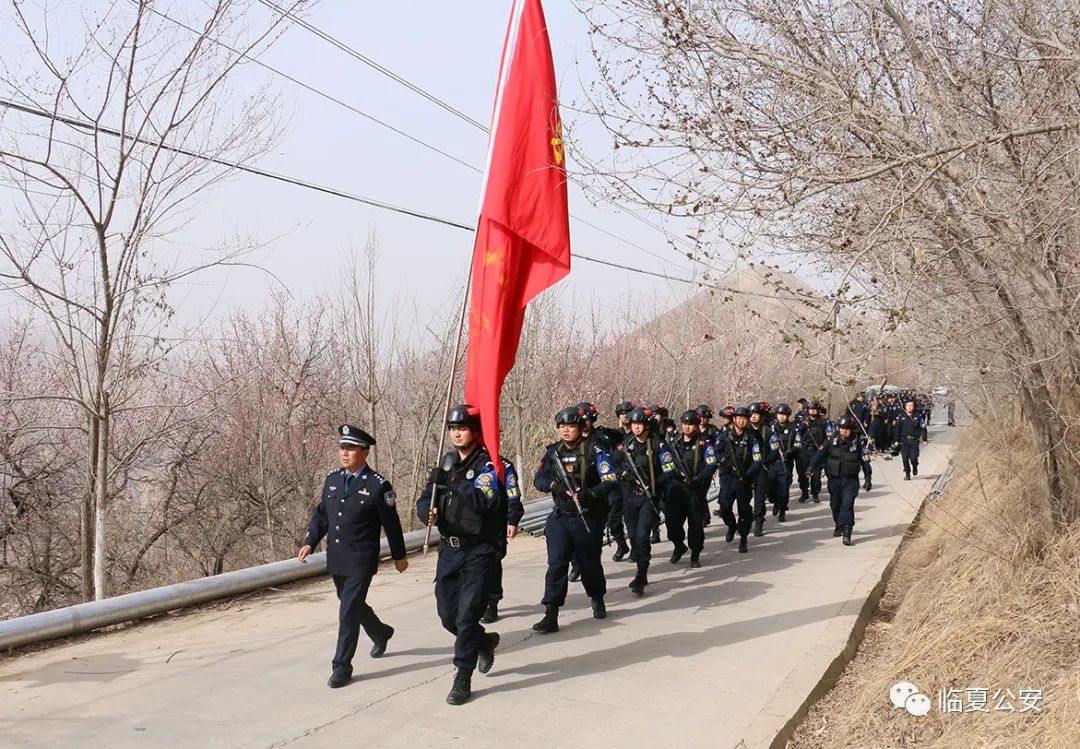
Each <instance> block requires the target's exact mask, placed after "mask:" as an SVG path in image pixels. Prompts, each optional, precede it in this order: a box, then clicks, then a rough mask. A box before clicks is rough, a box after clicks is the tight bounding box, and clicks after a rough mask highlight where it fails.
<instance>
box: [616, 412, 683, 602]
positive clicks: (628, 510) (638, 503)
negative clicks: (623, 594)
mask: <svg viewBox="0 0 1080 749" xmlns="http://www.w3.org/2000/svg"><path fill="white" fill-rule="evenodd" d="M654 424H656V422H655V419H654V417H653V413H652V411H651V410H650V409H645V408H640V407H639V408H635V409H634V410H633V411H631V412H630V430H631V433H630V434H629V435H627V436H626V438H625V439H624V440H623V442H622V444H621V445H620V446H619V461H620V463H619V468H620V472H619V478H620V481H621V485H622V494H623V517H624V519H625V520H626V528H627V530H628V531H629V533H630V558H631V559H633V560H634V562H635V563H636V564H637V575H635V576H634V579H633V580H631V581H630V586H629V587H630V590H631V591H632V592H633V593H634V594H635V595H639V596H640V595H644V593H645V586H646V585H648V584H649V579H648V571H649V562H650V560H651V559H652V544H651V538H650V536H651V534H652V529H653V525H654V523H656V522H657V521H658V519H659V517H660V509H659V507H657V503H658V501H659V497H660V495H661V493H662V492H663V491H664V490H665V488H666V485H667V482H668V481H670V475H671V473H672V472H673V471H674V470H675V466H674V458H673V457H672V456H671V451H670V450H669V448H668V446H667V444H666V443H665V442H664V440H663V438H661V437H660V436H658V435H654V434H652V433H651V432H650V430H651V429H652V428H654ZM655 428H657V429H658V430H659V426H656V427H655Z"/></svg>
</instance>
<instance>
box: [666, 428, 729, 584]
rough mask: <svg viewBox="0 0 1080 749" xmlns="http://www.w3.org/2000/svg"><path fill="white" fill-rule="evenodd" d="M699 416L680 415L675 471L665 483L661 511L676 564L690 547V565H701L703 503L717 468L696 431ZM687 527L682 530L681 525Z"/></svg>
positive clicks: (705, 441) (674, 451) (705, 512)
mask: <svg viewBox="0 0 1080 749" xmlns="http://www.w3.org/2000/svg"><path fill="white" fill-rule="evenodd" d="M700 421H701V417H699V416H698V414H697V412H696V411H687V412H686V413H684V414H683V415H682V417H681V418H680V422H681V429H682V435H681V436H680V438H679V439H677V440H675V441H674V442H673V443H672V444H671V448H672V449H671V455H672V457H673V458H674V459H675V460H674V463H675V469H676V470H675V471H674V472H673V473H672V481H671V483H669V484H668V491H667V500H666V503H665V511H664V514H665V516H666V520H667V534H668V540H669V541H671V542H672V543H673V544H674V545H675V550H674V551H672V552H671V563H672V564H677V563H678V561H679V560H680V559H682V556H683V554H685V553H686V550H687V548H688V547H687V545H686V543H685V542H686V541H689V543H690V546H689V549H690V566H691V567H700V566H701V560H700V557H701V550H702V549H703V548H705V517H706V516H707V515H708V514H709V510H708V507H706V505H705V492H706V491H708V487H709V483H710V482H711V481H712V477H713V473H714V472H715V471H716V452H715V450H714V449H713V444H712V442H711V441H709V440H708V439H707V438H706V437H705V436H704V435H703V434H701V432H700V431H699V426H700ZM684 525H687V526H688V528H687V529H684V528H683V526H684Z"/></svg>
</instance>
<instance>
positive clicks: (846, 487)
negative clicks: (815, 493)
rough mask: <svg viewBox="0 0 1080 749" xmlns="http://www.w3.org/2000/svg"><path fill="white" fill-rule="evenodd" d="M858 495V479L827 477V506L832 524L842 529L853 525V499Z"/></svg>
mask: <svg viewBox="0 0 1080 749" xmlns="http://www.w3.org/2000/svg"><path fill="white" fill-rule="evenodd" d="M858 494H859V477H858V476H855V477H854V478H845V477H843V476H829V506H830V507H831V508H832V517H833V523H835V524H836V525H837V526H839V527H841V528H843V527H844V526H845V525H851V526H854V525H855V497H857V496H858Z"/></svg>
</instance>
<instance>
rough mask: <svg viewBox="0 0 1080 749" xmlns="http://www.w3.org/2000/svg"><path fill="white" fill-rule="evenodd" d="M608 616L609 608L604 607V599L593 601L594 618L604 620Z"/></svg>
mask: <svg viewBox="0 0 1080 749" xmlns="http://www.w3.org/2000/svg"><path fill="white" fill-rule="evenodd" d="M606 616H607V606H606V605H604V599H603V598H594V599H592V618H593V619H603V618H605V617H606Z"/></svg>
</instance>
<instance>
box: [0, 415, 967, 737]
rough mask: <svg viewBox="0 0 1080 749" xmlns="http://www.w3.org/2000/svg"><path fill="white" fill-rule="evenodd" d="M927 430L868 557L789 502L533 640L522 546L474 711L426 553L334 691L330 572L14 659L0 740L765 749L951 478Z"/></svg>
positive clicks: (522, 543)
mask: <svg viewBox="0 0 1080 749" xmlns="http://www.w3.org/2000/svg"><path fill="white" fill-rule="evenodd" d="M932 437H933V440H934V441H933V442H932V443H931V444H930V445H929V447H928V448H925V449H924V458H923V475H921V476H920V477H919V478H918V479H916V480H913V481H910V482H903V481H900V480H899V479H900V478H901V476H902V474H901V469H900V465H899V463H900V461H899V460H898V459H897V460H891V461H884V460H883V459H882V458H880V457H878V458H876V459H875V462H874V471H875V484H876V485H875V488H874V489H873V490H872V491H871V492H869V493H865V492H863V493H862V494H861V495H860V497H859V499H858V501H857V505H856V507H857V512H858V523H857V526H856V530H855V536H854V538H855V541H856V545H855V546H854V547H851V548H844V547H843V546H841V544H840V540H839V539H835V538H833V537H832V525H831V518H830V517H829V508H828V504H827V501H823V502H822V503H821V504H819V505H813V504H807V505H801V504H793V507H794V510H793V511H792V512H791V513H790V516H789V517H790V518H791V521H790V522H789V523H787V524H785V525H783V526H778V525H777V524H776V523H774V522H772V521H771V519H770V523H769V524H768V525H767V526H766V531H767V534H766V536H765V537H764V538H759V539H753V538H752V539H751V544H752V545H751V550H750V553H749V554H745V555H742V554H738V553H736V551H735V545H734V544H733V545H730V546H729V545H727V544H725V543H724V540H723V526H722V524H718V523H716V522H714V523H713V525H712V526H711V527H710V528H709V529H708V531H709V534H708V538H707V540H706V547H705V553H704V554H703V556H702V561H703V563H704V566H703V567H702V568H700V569H698V570H690V569H689V567H688V566H687V562H686V560H684V561H683V562H682V563H681V564H680V565H679V566H672V565H670V564H668V562H667V560H666V557H667V553H668V551H667V550H668V548H669V547H668V546H667V544H666V543H665V544H663V545H661V547H660V550H659V553H658V554H657V556H659V558H660V561H659V562H658V563H657V562H654V566H653V569H652V571H651V573H650V581H651V584H650V586H649V587H648V593H647V594H646V596H645V597H644V598H640V599H636V598H634V597H633V596H632V595H631V594H630V593H629V591H628V590H627V589H626V585H627V583H628V582H629V580H630V578H631V576H632V567H631V565H629V564H627V563H622V564H615V563H613V562H606V564H607V571H608V580H609V588H610V593H609V596H608V610H609V617H608V618H607V619H606V620H604V621H595V620H593V619H592V618H591V617H590V614H589V610H588V599H587V598H586V597H585V595H584V592H583V591H582V590H581V587H580V585H574V586H572V587H571V594H570V597H569V599H568V601H567V604H568V605H567V608H566V609H564V610H563V615H562V617H561V625H562V631H561V632H559V633H558V634H554V635H536V634H534V633H533V632H532V630H531V629H530V627H531V625H532V623H533V622H534V621H535V620H536V619H538V618H539V616H540V615H541V613H542V611H541V607H540V606H539V605H538V604H537V601H539V598H540V595H541V593H542V589H543V575H544V565H545V562H544V560H545V557H544V543H543V540H542V539H532V538H522V539H518V540H516V541H515V542H514V543H513V544H512V546H511V552H510V557H509V559H508V566H507V573H506V589H507V591H508V595H507V599H506V600H505V601H504V602H503V610H504V612H505V614H506V617H505V618H504V619H503V620H502V621H500V622H499V623H498V624H496V625H494V629H495V631H498V632H500V633H501V634H502V643H503V644H502V646H501V647H500V648H499V650H498V653H497V658H496V662H495V668H494V669H493V670H492V672H491V674H489V675H488V676H481V675H479V674H477V675H476V676H475V677H474V680H473V688H474V697H473V700H472V701H471V702H470V703H469V704H467V705H465V706H462V707H451V706H449V705H446V704H445V702H444V698H445V696H446V692H447V691H448V690H449V687H450V682H451V674H452V672H453V669H452V666H451V663H450V658H451V649H452V642H451V638H450V636H449V635H448V634H447V633H445V632H444V631H443V630H442V629H441V628H440V627H439V626H438V623H437V619H436V616H435V606H434V598H433V595H432V590H431V579H432V569H433V559H430V560H426V561H423V560H419V559H417V560H415V561H414V562H413V564H412V566H411V567H410V568H409V571H408V572H406V573H405V574H402V575H398V574H396V573H394V572H393V571H392V570H387V569H384V571H383V572H381V573H380V574H379V575H378V576H377V578H376V582H375V584H374V586H373V587H372V591H371V596H370V600H371V602H372V604H373V605H374V606H375V608H376V610H377V611H378V612H379V614H380V616H382V617H383V619H384V620H385V621H387V622H389V623H391V624H393V625H394V626H396V627H397V635H396V636H395V638H394V639H393V641H392V642H391V645H390V649H389V651H388V652H387V654H386V656H385V657H384V658H383V659H381V660H378V661H373V660H369V659H368V658H367V657H366V645H364V644H363V643H361V652H363V653H365V655H363V656H358V659H357V662H356V664H355V666H356V676H357V678H356V679H354V681H353V683H352V684H351V685H350V686H348V687H346V688H344V689H339V690H330V689H328V688H327V687H326V686H325V685H324V684H325V681H326V678H327V677H328V675H329V671H330V668H329V665H330V664H329V661H330V656H331V655H332V652H333V646H334V640H335V634H336V609H335V601H334V597H333V586H332V584H331V583H330V582H329V580H326V579H323V580H320V581H316V582H313V583H309V584H306V585H301V586H296V587H291V588H289V589H288V590H287V591H283V592H280V593H277V594H272V595H269V596H264V597H261V598H256V599H248V600H246V601H240V602H234V603H233V604H232V605H231V606H230V607H228V608H220V607H219V608H216V609H209V610H203V611H197V612H189V613H186V614H181V615H176V616H172V617H168V618H165V619H162V620H158V621H155V622H148V623H145V624H142V625H138V626H134V627H130V628H128V629H126V630H123V631H118V632H113V633H109V634H104V635H99V636H91V637H87V638H84V639H82V640H81V641H77V642H72V643H70V644H64V645H59V646H56V647H53V648H50V649H47V650H44V651H41V652H37V653H29V654H25V655H21V656H17V657H13V658H8V659H5V660H3V661H0V745H2V746H4V747H8V746H20V747H23V746H27V747H61V746H63V747H68V746H78V747H97V746H102V747H104V746H108V747H127V746H139V747H148V746H153V747H196V746H198V747H208V746H209V747H216V746H223V747H225V746H227V747H284V746H288V747H324V746H332V745H337V746H361V745H365V746H379V747H408V748H409V749H417V747H426V746H436V745H437V746H440V747H441V746H446V745H447V743H448V742H450V741H452V740H454V739H460V740H467V741H468V742H469V746H470V747H488V746H490V747H496V746H498V747H507V746H514V747H516V746H541V745H543V746H552V745H556V746H581V747H595V746H597V745H600V746H613V745H623V746H642V745H645V744H652V743H655V744H657V745H661V744H663V745H671V746H680V745H683V744H686V743H688V742H690V741H691V740H693V741H702V740H703V741H706V742H708V745H710V746H720V747H735V746H745V747H758V746H767V745H768V743H769V742H770V741H771V740H772V738H773V737H774V736H775V735H776V733H777V731H778V730H779V729H780V728H781V726H783V724H784V722H785V721H786V720H787V719H788V718H789V717H790V716H791V715H792V714H793V712H794V710H795V709H796V707H797V706H798V705H799V704H800V703H801V702H802V701H803V699H804V698H805V697H806V695H807V694H808V693H809V692H810V690H811V689H812V688H813V687H814V685H815V684H816V683H817V682H818V680H819V679H820V678H821V676H822V673H823V672H824V670H825V668H826V666H827V665H828V664H829V662H830V661H832V659H833V658H834V657H835V656H836V655H837V653H839V652H840V651H841V650H842V649H843V647H844V645H845V643H846V640H847V637H848V635H849V634H850V632H851V629H852V626H853V624H854V621H855V618H856V614H857V613H858V610H859V608H860V607H861V606H862V604H863V602H864V601H865V599H866V597H867V595H868V594H869V593H870V591H871V589H872V588H873V587H874V585H875V583H877V581H878V580H879V579H880V577H881V573H882V571H883V569H884V568H885V566H886V564H887V563H888V561H889V559H890V558H891V557H892V554H893V552H894V550H895V548H896V547H897V545H898V543H899V540H900V537H901V535H902V534H903V532H904V530H905V529H906V528H907V527H908V525H909V523H910V522H911V520H912V518H913V517H914V515H915V512H916V510H917V508H918V505H919V503H920V502H921V501H922V498H923V497H924V496H925V495H926V493H927V492H928V491H929V489H930V486H931V484H932V482H933V480H934V478H935V477H936V476H937V475H938V473H939V472H940V471H941V470H943V468H944V466H945V463H946V461H947V458H948V453H949V451H950V445H949V442H950V440H951V437H952V434H951V430H947V428H946V427H939V428H937V429H935V430H934V431H932ZM796 494H797V492H796ZM823 496H824V495H823ZM605 556H608V554H605Z"/></svg>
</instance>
